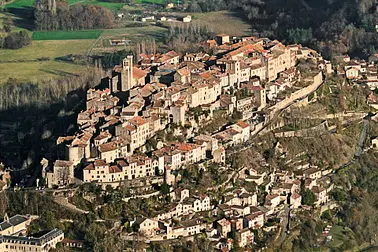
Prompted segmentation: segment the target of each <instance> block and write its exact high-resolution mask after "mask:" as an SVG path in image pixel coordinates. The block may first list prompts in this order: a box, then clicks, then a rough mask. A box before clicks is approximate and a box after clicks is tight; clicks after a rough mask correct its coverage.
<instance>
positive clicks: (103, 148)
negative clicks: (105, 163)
mask: <svg viewBox="0 0 378 252" xmlns="http://www.w3.org/2000/svg"><path fill="white" fill-rule="evenodd" d="M117 149H118V147H117V145H116V144H115V143H114V142H110V143H104V144H101V145H100V146H99V147H98V150H99V151H100V152H108V151H115V150H117Z"/></svg>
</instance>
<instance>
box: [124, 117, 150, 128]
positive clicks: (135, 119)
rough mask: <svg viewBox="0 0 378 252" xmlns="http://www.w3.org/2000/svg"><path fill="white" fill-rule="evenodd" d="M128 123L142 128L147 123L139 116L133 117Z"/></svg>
mask: <svg viewBox="0 0 378 252" xmlns="http://www.w3.org/2000/svg"><path fill="white" fill-rule="evenodd" d="M128 122H129V123H131V124H133V125H136V126H142V125H144V124H146V123H147V121H146V120H145V119H143V118H142V117H140V116H136V117H133V118H131V119H130V120H129V121H128Z"/></svg>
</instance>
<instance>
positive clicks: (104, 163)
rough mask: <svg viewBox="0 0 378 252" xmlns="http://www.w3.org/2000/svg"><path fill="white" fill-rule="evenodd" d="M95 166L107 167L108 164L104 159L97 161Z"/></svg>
mask: <svg viewBox="0 0 378 252" xmlns="http://www.w3.org/2000/svg"><path fill="white" fill-rule="evenodd" d="M94 165H95V166H106V165H108V164H107V163H106V162H105V160H103V159H97V160H95V161H94Z"/></svg>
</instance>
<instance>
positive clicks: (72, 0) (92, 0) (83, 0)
mask: <svg viewBox="0 0 378 252" xmlns="http://www.w3.org/2000/svg"><path fill="white" fill-rule="evenodd" d="M67 2H68V5H74V4H77V3H80V4H92V5H98V6H102V7H104V8H107V9H110V10H113V11H116V10H118V9H121V8H122V7H123V6H124V5H125V3H112V2H104V1H98V0H67Z"/></svg>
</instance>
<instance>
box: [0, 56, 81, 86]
mask: <svg viewBox="0 0 378 252" xmlns="http://www.w3.org/2000/svg"><path fill="white" fill-rule="evenodd" d="M0 68H1V71H0V80H1V81H0V83H1V82H5V81H6V80H8V79H9V78H15V79H17V80H20V81H30V82H33V83H37V82H38V81H41V80H49V79H55V78H60V77H64V76H72V75H75V74H79V73H81V72H84V71H86V70H87V67H85V66H81V65H74V64H69V63H63V62H56V61H41V62H21V63H0ZM3 70H4V71H3Z"/></svg>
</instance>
